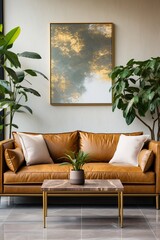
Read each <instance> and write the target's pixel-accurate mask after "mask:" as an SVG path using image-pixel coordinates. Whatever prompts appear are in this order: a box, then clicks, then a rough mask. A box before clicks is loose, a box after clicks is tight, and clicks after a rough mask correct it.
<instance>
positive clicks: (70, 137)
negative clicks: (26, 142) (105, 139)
mask: <svg viewBox="0 0 160 240" xmlns="http://www.w3.org/2000/svg"><path fill="white" fill-rule="evenodd" d="M27 134H33V135H35V134H39V133H30V132H29V133H27ZM41 134H42V135H43V138H44V140H45V142H46V145H47V148H48V151H49V154H50V156H51V158H52V160H53V161H54V162H55V163H61V162H64V161H67V159H65V154H66V153H67V154H69V153H70V152H71V151H73V152H78V148H79V135H78V132H77V131H73V132H64V133H41ZM13 138H14V141H15V146H16V147H17V146H19V147H21V143H20V141H19V138H18V136H17V132H13Z"/></svg>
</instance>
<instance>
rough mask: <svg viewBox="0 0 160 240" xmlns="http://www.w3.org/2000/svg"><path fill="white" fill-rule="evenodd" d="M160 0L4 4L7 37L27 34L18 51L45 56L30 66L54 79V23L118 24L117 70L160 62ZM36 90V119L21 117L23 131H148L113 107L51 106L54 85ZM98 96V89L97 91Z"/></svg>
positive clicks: (40, 82) (17, 0)
mask: <svg viewBox="0 0 160 240" xmlns="http://www.w3.org/2000/svg"><path fill="white" fill-rule="evenodd" d="M159 10H160V1H159V0H154V1H152V0H81V1H80V0H14V1H13V0H4V22H5V32H7V31H9V30H10V29H11V28H13V27H15V26H20V27H21V29H22V32H21V35H20V37H19V39H18V40H17V43H16V45H15V50H16V51H17V52H21V51H24V50H28V51H35V52H38V53H40V55H41V56H42V60H37V61H33V60H30V61H26V62H25V63H24V64H25V65H26V67H29V66H30V65H29V63H31V66H30V67H32V68H33V69H37V70H40V71H42V72H43V73H44V74H46V75H47V76H48V77H49V76H50V35H49V34H50V33H49V24H50V23H51V22H64V23H65V22H81V23H82V22H113V23H114V25H115V64H116V65H119V64H125V63H126V62H127V61H128V60H129V59H131V58H136V59H141V60H143V59H146V58H150V57H151V56H158V55H159V56H160V28H159V26H160V25H159V24H160V14H159ZM32 87H33V88H36V89H37V90H38V91H39V92H40V93H41V98H36V97H34V96H31V98H30V101H29V105H30V106H31V108H32V109H33V112H34V114H33V115H29V114H18V115H17V117H16V118H15V122H16V123H17V124H18V125H19V131H36V132H62V131H72V130H75V129H80V130H86V131H94V132H129V131H138V130H143V131H144V132H146V133H148V130H147V129H146V128H145V127H143V125H142V124H141V123H140V122H139V121H138V120H137V121H135V122H134V123H133V124H132V125H130V126H127V125H126V123H125V120H124V119H123V117H122V112H121V111H118V110H116V111H115V112H114V113H112V109H111V106H51V105H50V104H49V81H46V80H44V79H43V78H41V77H39V78H37V79H34V81H33V86H32ZM95 91H96V89H95Z"/></svg>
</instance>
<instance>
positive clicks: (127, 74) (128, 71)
mask: <svg viewBox="0 0 160 240" xmlns="http://www.w3.org/2000/svg"><path fill="white" fill-rule="evenodd" d="M131 74H132V71H130V70H129V69H128V68H125V69H124V71H122V72H121V73H120V74H119V75H120V77H121V78H123V79H124V78H127V77H129V76H130V75H131Z"/></svg>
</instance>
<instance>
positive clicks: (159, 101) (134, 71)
mask: <svg viewBox="0 0 160 240" xmlns="http://www.w3.org/2000/svg"><path fill="white" fill-rule="evenodd" d="M110 77H111V79H112V80H113V85H112V88H111V89H112V94H113V108H112V109H113V111H114V110H115V109H116V108H118V109H121V110H122V112H123V117H124V118H125V120H126V123H127V124H128V125H129V124H131V123H132V122H133V121H134V119H136V118H137V119H139V120H140V121H141V122H142V123H143V124H144V125H145V126H146V127H147V128H148V129H149V131H150V134H151V138H152V139H156V140H160V57H156V58H150V59H148V60H145V61H136V60H134V59H131V60H130V61H129V62H128V63H127V64H126V65H125V66H116V67H115V68H114V69H113V70H112V72H111V73H110ZM146 115H147V116H149V115H150V116H151V121H148V122H149V123H147V122H146V120H145V119H146V118H145V117H146Z"/></svg>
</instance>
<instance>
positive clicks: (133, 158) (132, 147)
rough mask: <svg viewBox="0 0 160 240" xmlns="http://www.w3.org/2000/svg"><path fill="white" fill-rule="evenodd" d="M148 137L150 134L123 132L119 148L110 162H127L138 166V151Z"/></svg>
mask: <svg viewBox="0 0 160 240" xmlns="http://www.w3.org/2000/svg"><path fill="white" fill-rule="evenodd" d="M148 139H149V135H141V136H125V135H123V134H121V136H120V138H119V141H118V145H117V149H116V151H115V153H114V156H113V158H112V159H111V160H110V161H109V163H127V164H130V165H133V166H138V159H137V156H138V153H139V152H140V150H141V149H142V147H143V145H144V142H145V141H147V140H148Z"/></svg>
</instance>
